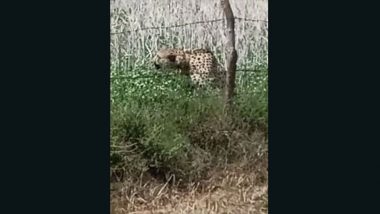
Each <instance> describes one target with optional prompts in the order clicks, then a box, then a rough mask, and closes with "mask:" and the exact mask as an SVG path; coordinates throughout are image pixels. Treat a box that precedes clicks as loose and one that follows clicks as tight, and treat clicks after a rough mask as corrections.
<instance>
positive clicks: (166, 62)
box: [152, 49, 184, 70]
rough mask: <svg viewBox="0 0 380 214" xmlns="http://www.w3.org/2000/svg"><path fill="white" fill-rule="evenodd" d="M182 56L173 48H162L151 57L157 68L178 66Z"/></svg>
mask: <svg viewBox="0 0 380 214" xmlns="http://www.w3.org/2000/svg"><path fill="white" fill-rule="evenodd" d="M183 59H184V57H183V56H181V55H180V54H179V53H176V52H175V51H173V50H169V49H162V50H160V51H158V52H157V54H156V55H155V56H154V57H153V60H152V61H153V65H154V67H155V68H156V69H157V70H158V69H161V68H169V69H177V68H180V66H181V63H182V61H183Z"/></svg>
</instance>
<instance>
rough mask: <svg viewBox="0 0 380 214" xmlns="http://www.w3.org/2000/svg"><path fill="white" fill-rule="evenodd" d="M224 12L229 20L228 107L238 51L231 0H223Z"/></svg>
mask: <svg viewBox="0 0 380 214" xmlns="http://www.w3.org/2000/svg"><path fill="white" fill-rule="evenodd" d="M221 3H222V7H223V12H224V15H225V17H226V21H227V29H226V31H227V32H226V34H225V35H226V37H225V39H226V40H227V41H226V48H225V51H226V66H227V67H226V70H227V75H226V87H225V104H226V107H227V106H228V105H229V104H230V103H231V100H232V97H233V95H234V89H235V76H236V62H237V57H238V56H237V52H236V49H235V17H234V14H233V12H232V9H231V5H230V2H229V0H221Z"/></svg>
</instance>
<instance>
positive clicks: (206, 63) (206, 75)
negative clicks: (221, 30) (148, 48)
mask: <svg viewBox="0 0 380 214" xmlns="http://www.w3.org/2000/svg"><path fill="white" fill-rule="evenodd" d="M153 64H154V66H155V68H156V69H175V70H177V72H178V73H179V74H182V75H186V76H189V77H190V79H191V82H192V83H193V84H194V85H195V86H198V87H203V86H207V85H212V86H216V87H218V88H223V87H224V85H225V75H226V72H225V70H224V69H223V67H222V66H221V65H220V64H219V63H218V62H217V60H216V58H215V56H214V54H213V52H212V51H211V50H209V49H203V48H199V49H175V48H168V49H161V50H159V51H158V52H157V53H156V55H155V56H154V57H153Z"/></svg>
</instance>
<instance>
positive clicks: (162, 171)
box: [111, 69, 267, 182]
mask: <svg viewBox="0 0 380 214" xmlns="http://www.w3.org/2000/svg"><path fill="white" fill-rule="evenodd" d="M266 74H267V73H266V71H265V70H264V71H259V72H256V73H252V74H250V75H251V76H248V75H247V76H245V77H241V78H246V79H247V80H248V81H247V82H245V83H244V84H245V85H244V84H243V86H239V88H238V89H237V92H238V93H237V96H236V97H235V107H236V108H235V110H234V111H233V112H232V113H231V114H229V115H226V114H224V111H223V100H222V98H221V96H219V94H218V93H215V91H207V90H206V91H196V90H193V89H191V87H189V84H188V81H187V79H186V78H183V77H181V76H177V75H171V74H162V73H154V72H152V71H149V70H146V69H140V70H137V71H134V72H128V73H122V72H121V71H113V72H112V73H111V80H112V83H111V99H112V100H111V103H112V104H111V167H112V172H113V174H112V177H113V178H116V177H117V178H119V179H122V178H123V176H125V175H127V176H132V177H138V176H140V175H141V174H142V173H145V174H146V173H149V174H150V175H152V176H155V177H156V178H161V179H165V178H167V177H168V176H169V175H170V174H174V175H175V176H176V178H179V179H181V180H182V181H183V182H191V181H194V180H196V179H200V178H202V177H205V176H207V173H208V172H210V170H212V169H215V168H217V167H224V166H226V164H230V163H234V162H239V161H240V162H241V161H243V160H244V161H245V163H246V164H247V166H249V165H250V164H249V161H253V159H254V157H256V155H258V154H259V153H261V152H262V151H263V150H265V149H266V133H265V131H264V132H263V131H262V129H257V128H258V127H261V126H262V127H265V126H266V124H267V94H266V79H265V75H266ZM254 78H256V80H260V78H261V80H262V81H261V82H259V81H255V83H254V84H256V85H252V84H249V81H251V79H254Z"/></svg>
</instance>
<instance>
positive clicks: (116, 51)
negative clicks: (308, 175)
mask: <svg viewBox="0 0 380 214" xmlns="http://www.w3.org/2000/svg"><path fill="white" fill-rule="evenodd" d="M191 1H195V4H191ZM191 1H189V2H186V3H184V2H181V1H176V0H170V1H168V3H169V7H167V5H165V4H164V3H163V2H162V6H163V8H158V9H157V8H156V9H153V8H151V9H149V10H148V9H146V8H147V7H148V6H147V5H148V4H151V3H152V2H150V1H148V0H142V3H140V4H138V3H133V2H128V1H125V3H127V4H130V5H129V7H132V6H131V5H134V6H135V8H134V9H131V8H129V9H124V10H115V11H114V12H113V13H111V14H113V15H111V59H112V61H111V66H113V67H117V68H119V69H120V68H122V69H124V70H134V69H135V68H136V67H141V66H143V65H145V64H146V63H148V61H149V60H150V59H151V58H152V56H153V54H154V53H155V52H156V51H157V50H159V49H161V48H163V47H166V48H186V49H193V48H209V49H211V50H212V51H213V52H214V53H215V55H216V57H217V59H218V61H219V62H220V63H221V64H224V59H225V55H224V54H225V53H224V45H225V38H224V32H225V18H216V19H215V17H222V14H218V12H217V11H219V10H218V8H217V7H210V8H205V9H204V10H207V11H203V12H202V7H200V6H199V5H200V4H210V3H211V2H212V1H210V2H203V3H202V2H199V1H197V0H191ZM256 1H260V0H256ZM144 2H145V3H144ZM235 3H236V2H235ZM141 4H145V5H144V6H145V9H143V7H141ZM175 4H177V6H178V4H180V5H181V7H183V6H184V4H191V7H192V8H187V9H179V8H176V10H175V11H174V13H173V11H172V9H173V8H175V6H176V5H175ZM247 4H248V3H247ZM249 4H251V3H249ZM136 5H137V6H136ZM164 5H165V6H164ZM247 6H252V5H247ZM153 7H155V5H153ZM168 8H169V10H168ZM170 8H172V9H170ZM245 8H246V9H243V10H246V12H244V13H243V12H242V11H241V10H242V8H240V9H238V10H237V11H238V12H239V11H240V13H238V15H236V16H235V17H234V19H235V20H237V23H235V32H236V44H235V46H236V49H237V51H238V56H239V57H238V61H237V64H238V67H239V68H244V69H246V68H247V67H256V66H262V65H267V62H268V56H267V55H268V20H267V16H266V13H263V14H264V15H262V16H257V18H255V17H253V18H248V16H251V17H252V15H250V14H249V13H251V11H250V10H251V9H250V7H245ZM133 10H137V11H138V10H140V11H141V12H140V13H138V14H137V12H136V13H135V14H134V13H133ZM155 10H160V11H156V12H154V11H155ZM210 10H211V11H210ZM152 11H153V12H152ZM189 11H192V12H194V11H195V15H191V16H188V17H187V19H185V18H184V17H183V16H186V13H189ZM248 12H249V13H248ZM264 12H265V10H264ZM144 13H145V15H144ZM149 13H151V14H153V15H151V16H149ZM158 13H159V14H158ZM141 14H142V15H141ZM178 14H180V15H178ZM210 14H214V16H213V17H212V16H210ZM167 15H169V17H166V16H167ZM239 15H240V16H239ZM170 16H171V17H170ZM199 18H201V19H203V20H199ZM191 19H198V20H194V21H192V20H191ZM185 20H186V21H185Z"/></svg>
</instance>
